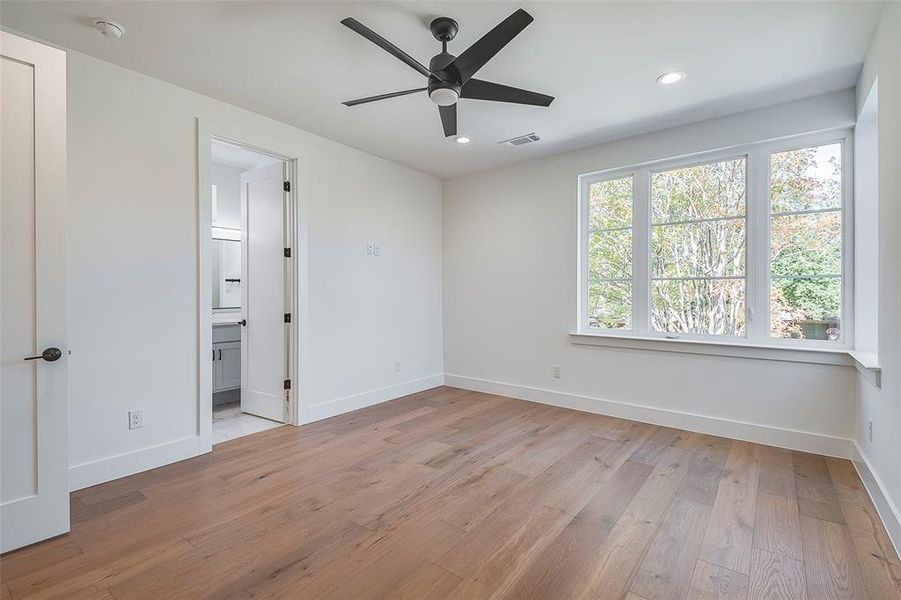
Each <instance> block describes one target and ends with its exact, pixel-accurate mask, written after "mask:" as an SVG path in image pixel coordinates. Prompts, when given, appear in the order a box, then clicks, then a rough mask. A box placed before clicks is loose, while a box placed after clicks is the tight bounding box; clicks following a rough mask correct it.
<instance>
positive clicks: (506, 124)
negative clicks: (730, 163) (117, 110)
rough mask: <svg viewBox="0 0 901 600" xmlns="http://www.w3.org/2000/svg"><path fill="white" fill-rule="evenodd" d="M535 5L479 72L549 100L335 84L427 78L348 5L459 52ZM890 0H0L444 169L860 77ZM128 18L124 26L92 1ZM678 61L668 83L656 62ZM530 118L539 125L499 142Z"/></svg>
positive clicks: (142, 62)
mask: <svg viewBox="0 0 901 600" xmlns="http://www.w3.org/2000/svg"><path fill="white" fill-rule="evenodd" d="M519 7H522V8H525V9H526V10H527V11H529V12H530V13H531V14H532V15H533V16H534V17H535V22H533V23H532V24H531V25H530V26H529V27H527V28H526V30H525V31H524V32H523V33H521V34H520V35H519V36H518V37H517V38H516V39H515V40H514V41H513V42H511V43H510V44H509V45H508V46H507V47H506V48H504V49H503V50H502V51H501V52H500V53H499V54H498V55H497V56H496V57H495V58H494V59H493V60H492V61H491V62H490V63H488V64H487V65H486V66H485V67H484V68H483V69H482V70H480V71H479V73H478V77H479V78H480V79H487V80H490V81H496V82H499V83H505V84H508V85H513V86H517V87H523V88H527V89H531V90H535V91H538V92H543V93H547V94H551V95H553V96H556V101H555V102H554V103H553V104H552V105H551V107H550V108H539V107H531V106H517V105H511V104H502V103H493V102H483V101H477V100H462V101H461V102H460V106H459V114H458V122H459V131H460V133H461V134H463V133H465V134H467V135H469V136H470V137H471V138H472V140H473V141H472V143H471V144H469V145H468V146H461V145H459V144H456V143H454V142H453V140H451V139H445V138H444V137H443V133H442V130H441V125H440V121H439V119H438V114H437V109H436V107H435V106H434V105H433V104H432V103H431V102H430V101H429V99H428V98H427V97H426V96H425V94H421V95H420V94H417V95H411V96H404V97H401V98H395V99H391V100H385V101H382V102H376V103H372V104H367V105H362V106H357V107H354V108H347V107H345V106H343V105H341V101H343V100H349V99H353V98H359V97H362V96H370V95H375V94H380V93H385V92H390V91H395V90H402V89H409V88H414V87H420V86H423V85H424V78H423V77H422V76H421V75H419V74H418V73H417V72H416V71H414V70H412V69H410V68H409V67H407V66H406V65H404V64H403V63H402V62H400V61H398V60H396V59H395V58H393V57H392V56H390V55H388V54H387V53H385V52H384V51H383V50H381V49H380V48H378V47H377V46H375V45H373V44H372V43H370V42H368V41H367V40H365V39H364V38H362V37H360V36H359V35H357V34H356V33H354V32H352V31H351V30H349V29H347V28H345V27H344V26H342V25H340V24H339V21H340V20H341V19H342V18H344V17H348V16H353V17H355V18H357V19H358V20H359V21H361V22H362V23H364V24H365V25H367V26H369V27H370V28H372V29H374V30H375V31H377V32H378V33H380V34H381V35H383V36H384V37H386V38H388V39H389V40H391V41H392V42H393V43H395V44H396V45H397V46H399V47H400V48H402V49H404V50H405V51H407V52H408V53H409V54H411V55H413V56H414V57H415V58H417V59H418V60H419V61H420V62H422V63H425V64H428V60H429V58H430V57H431V56H432V55H434V54H436V53H437V52H438V51H439V50H440V45H439V44H438V42H437V41H435V39H434V38H432V37H431V34H430V33H429V31H428V29H427V26H428V23H429V22H430V21H431V19H432V18H434V17H436V16H442V15H444V16H450V17H453V18H454V19H456V20H457V21H458V22H459V24H460V33H459V34H458V36H457V38H456V39H455V40H454V41H453V42H451V44H450V47H449V51H450V52H451V53H453V54H459V53H460V52H461V51H462V50H463V49H465V48H466V47H467V46H469V44H471V43H472V42H474V41H475V40H476V39H478V38H479V37H481V36H482V35H483V34H484V33H485V32H487V31H488V30H489V29H491V28H492V27H493V26H494V25H496V24H497V23H498V22H499V21H501V20H502V19H503V18H505V17H506V16H507V15H509V14H510V13H511V12H513V11H514V10H515V9H516V8H519ZM881 9H882V4H881V3H870V2H825V3H812V2H698V3H687V2H663V3H653V2H631V3H625V2H623V3H609V2H524V3H508V2H435V3H432V2H429V3H424V2H423V3H413V2H288V1H285V2H242V1H209V2H160V1H153V2H121V1H104V2H97V1H80V0H63V1H57V0H52V1H44V2H34V1H27V2H23V1H21V0H4V2H3V11H2V13H0V18H2V24H3V26H4V27H6V28H10V29H14V30H18V31H21V32H24V33H27V34H30V35H33V36H36V37H39V38H42V39H45V40H48V41H50V42H52V43H55V44H59V45H62V46H66V47H69V48H73V49H75V50H78V51H81V52H84V53H86V54H90V55H93V56H96V57H99V58H102V59H104V60H108V61H111V62H114V63H116V64H119V65H122V66H125V67H128V68H130V69H134V70H136V71H139V72H142V73H145V74H147V75H150V76H153V77H156V78H159V79H162V80H165V81H169V82H171V83H174V84H177V85H180V86H183V87H185V88H189V89H192V90H195V91H197V92H200V93H202V94H206V95H209V96H212V97H215V98H219V99H221V100H224V101H226V102H230V103H232V104H235V105H238V106H241V107H243V108H246V109H249V110H252V111H254V112H257V113H260V114H263V115H267V116H270V117H273V118H275V119H278V120H280V121H284V122H286V123H290V124H292V125H295V126H297V127H301V128H303V129H307V130H309V131H312V132H315V133H318V134H320V135H323V136H326V137H329V138H332V139H334V140H337V141H339V142H342V143H345V144H348V145H350V146H354V147H357V148H360V149H362V150H366V151H368V152H371V153H373V154H377V155H379V156H383V157H385V158H388V159H391V160H394V161H397V162H399V163H403V164H406V165H409V166H411V167H414V168H416V169H419V170H421V171H424V172H427V173H431V174H434V175H437V176H439V177H451V176H455V175H459V174H462V173H467V172H473V171H478V170H483V169H486V168H490V167H493V166H497V165H503V164H509V163H512V162H516V161H519V160H523V159H526V158H532V157H536V156H543V155H547V154H553V153H556V152H560V151H563V150H567V149H571V148H576V147H579V146H585V145H589V144H592V143H598V142H601V141H605V140H609V139H613V138H617V137H623V136H625V135H632V134H635V133H640V132H643V131H648V130H651V129H660V128H665V127H669V126H673V125H677V124H681V123H685V122H690V121H694V120H699V119H704V118H709V117H712V116H717V115H721V114H727V113H730V112H735V111H739V110H744V109H748V108H752V107H756V106H762V105H766V104H772V103H775V102H779V101H784V100H790V99H794V98H799V97H803V96H808V95H813V94H818V93H823V92H827V91H833V90H838V89H843V88H847V87H851V86H853V85H854V83H855V81H856V77H857V74H858V72H859V69H860V65H861V63H862V62H863V58H864V56H865V53H866V50H867V47H868V45H869V41H870V39H871V37H872V35H873V32H874V31H875V26H876V21H877V19H878V15H879V13H880V11H881ZM97 16H103V17H107V18H111V19H114V20H117V21H120V22H121V23H123V24H124V25H125V26H126V28H127V30H128V31H127V34H126V36H125V37H124V38H122V39H120V40H110V39H107V38H105V37H103V36H102V35H100V34H99V33H98V32H97V31H96V30H95V29H94V28H93V26H92V24H91V18H92V17H97ZM673 69H678V70H682V71H685V72H687V73H688V77H687V78H686V80H685V81H684V82H682V83H680V84H678V85H676V86H673V87H671V88H663V87H661V86H659V85H658V84H657V83H655V78H656V77H657V75H659V74H660V73H662V72H664V71H668V70H673ZM533 131H534V132H537V133H538V134H539V135H540V136H541V137H542V140H541V141H540V142H538V143H536V144H530V145H528V146H523V147H517V148H508V147H504V146H498V144H497V142H498V141H500V140H504V139H507V138H510V137H514V136H516V135H520V134H524V133H529V132H533Z"/></svg>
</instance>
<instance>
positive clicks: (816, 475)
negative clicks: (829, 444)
mask: <svg viewBox="0 0 901 600" xmlns="http://www.w3.org/2000/svg"><path fill="white" fill-rule="evenodd" d="M792 458H793V462H794V466H795V485H796V486H797V493H798V508H799V509H800V511H801V514H802V515H804V516H807V517H813V518H815V519H823V520H826V521H833V522H835V523H844V522H845V519H844V516H843V514H842V509H841V506H840V505H839V501H838V494H837V493H836V491H835V486H834V485H833V484H832V477H831V476H830V474H829V468H828V467H827V465H826V459H825V457H823V456H820V455H818V454H809V453H807V452H793V453H792Z"/></svg>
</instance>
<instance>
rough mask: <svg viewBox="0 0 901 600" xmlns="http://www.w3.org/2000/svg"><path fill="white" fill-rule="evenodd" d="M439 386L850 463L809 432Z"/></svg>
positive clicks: (466, 381)
mask: <svg viewBox="0 0 901 600" xmlns="http://www.w3.org/2000/svg"><path fill="white" fill-rule="evenodd" d="M444 379H445V385H448V386H451V387H458V388H462V389H467V390H473V391H477V392H484V393H488V394H498V395H501V396H507V397H510V398H516V399H519V400H527V401H530V402H539V403H541V404H549V405H552V406H559V407H561V408H569V409H572V410H578V411H581V412H588V413H594V414H599V415H605V416H609V417H616V418H620V419H629V420H633V421H640V422H642V423H650V424H652V425H660V426H664V427H674V428H677V429H684V430H687V431H694V432H697V433H705V434H709V435H716V436H720V437H727V438H732V439H737V440H742V441H747V442H755V443H758V444H764V445H767V446H776V447H779V448H788V449H790V450H800V451H803V452H812V453H816V454H823V455H826V456H834V457H838V458H850V457H851V456H852V455H853V454H852V453H853V441H852V440H850V439H846V438H841V437H837V436H831V435H825V434H821V433H817V432H812V431H800V430H797V429H790V428H786V427H777V426H773V425H764V424H760V423H748V422H745V421H736V420H731V419H724V418H722V417H713V416H708V415H699V414H694V413H688V412H680V411H674V410H668V409H662V408H657V407H653V406H646V405H642V404H633V403H629V402H621V401H617V400H605V399H602V398H596V397H593V396H584V395H580V394H572V393H569V392H560V391H556V390H548V389H544V388H537V387H530V386H522V385H516V384H512V383H504V382H499V381H491V380H487V379H478V378H474V377H465V376H461V375H451V374H445V376H444Z"/></svg>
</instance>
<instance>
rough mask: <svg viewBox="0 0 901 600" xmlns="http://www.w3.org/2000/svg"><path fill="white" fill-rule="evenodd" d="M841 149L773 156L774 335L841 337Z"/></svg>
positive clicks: (833, 146)
mask: <svg viewBox="0 0 901 600" xmlns="http://www.w3.org/2000/svg"><path fill="white" fill-rule="evenodd" d="M841 151H842V146H841V144H839V143H835V144H827V145H824V146H814V147H810V148H800V149H798V150H789V151H787V152H777V153H775V154H772V155H771V156H770V210H771V212H772V213H775V214H774V215H773V216H772V217H771V218H770V276H771V278H772V280H771V282H770V335H771V336H772V337H777V338H796V339H813V340H833V341H834V340H838V339H839V338H840V337H841V323H840V316H841V310H842V212H841V205H842V171H841V169H842V164H841V158H842V156H841ZM808 211H821V212H808ZM822 211H825V212H822Z"/></svg>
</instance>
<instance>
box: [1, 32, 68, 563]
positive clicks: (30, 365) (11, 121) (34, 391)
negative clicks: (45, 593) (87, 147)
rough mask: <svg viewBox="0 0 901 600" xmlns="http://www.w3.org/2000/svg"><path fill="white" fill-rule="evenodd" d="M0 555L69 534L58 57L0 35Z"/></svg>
mask: <svg viewBox="0 0 901 600" xmlns="http://www.w3.org/2000/svg"><path fill="white" fill-rule="evenodd" d="M0 165H2V172H0V180H2V183H0V230H2V232H0V233H2V244H0V262H2V275H0V362H2V374H0V378H2V386H0V387H2V392H0V455H2V475H0V551H2V552H6V551H8V550H12V549H15V548H19V547H21V546H25V545H27V544H31V543H33V542H37V541H39V540H42V539H45V538H48V537H52V536H55V535H59V534H61V533H65V532H67V531H69V476H68V474H69V465H68V459H67V450H68V448H67V444H68V442H67V416H66V362H67V361H66V354H67V347H66V270H65V269H66V55H65V53H64V52H61V51H59V50H56V49H55V48H50V47H48V46H44V45H43V44H38V43H35V42H32V41H30V40H25V39H22V38H20V37H17V36H14V35H11V34H8V33H5V32H0Z"/></svg>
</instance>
